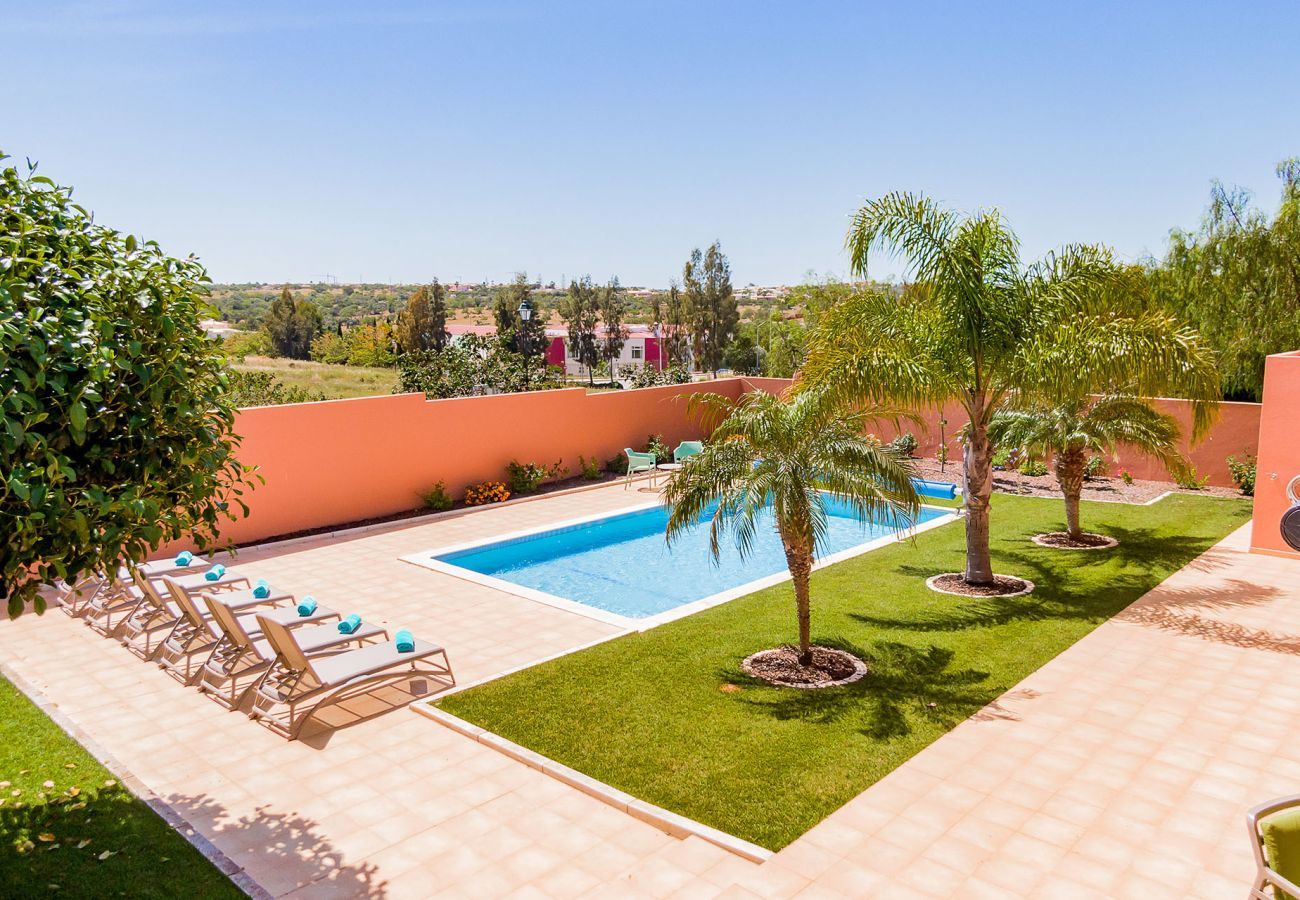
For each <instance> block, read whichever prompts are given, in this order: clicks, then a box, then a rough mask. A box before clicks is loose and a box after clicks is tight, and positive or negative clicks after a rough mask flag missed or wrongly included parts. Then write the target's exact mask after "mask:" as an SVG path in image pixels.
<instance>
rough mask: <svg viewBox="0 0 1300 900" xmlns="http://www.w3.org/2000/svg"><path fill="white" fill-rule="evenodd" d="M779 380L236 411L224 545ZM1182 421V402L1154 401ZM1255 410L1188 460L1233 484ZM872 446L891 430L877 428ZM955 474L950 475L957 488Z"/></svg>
mask: <svg viewBox="0 0 1300 900" xmlns="http://www.w3.org/2000/svg"><path fill="white" fill-rule="evenodd" d="M789 384H790V381H789V380H788V379H781V378H724V379H720V380H717V381H709V382H703V383H700V384H694V385H675V386H669V387H658V388H644V389H641V390H631V391H610V392H608V393H600V394H590V395H589V394H587V392H586V391H585V390H583V389H582V388H568V389H563V390H555V391H536V392H532V393H527V394H501V395H496V396H491V397H464V398H458V399H453V400H425V399H424V397H423V395H421V394H398V395H394V396H384V397H366V398H361V399H356V400H327V401H324V402H320V403H298V404H290V405H285V406H266V407H255V408H251V409H244V410H241V411H240V412H239V414H238V417H237V419H236V422H235V431H236V432H237V433H238V434H240V435H242V437H243V442H242V445H241V447H240V451H239V456H240V459H241V460H242V461H243V462H244V463H246V464H248V465H253V466H257V467H258V470H259V474H260V475H261V476H262V477H263V478H264V479H265V483H264V484H261V485H259V486H258V487H257V488H256V489H254V490H253V491H252V492H251V493H250V494H248V495H247V496H246V497H245V499H246V501H247V502H248V504H249V507H250V513H249V515H248V517H247V518H243V519H240V520H238V521H236V522H233V523H229V524H227V525H226V526H225V527H224V529H223V535H224V536H225V537H227V538H229V539H231V540H234V541H236V542H239V543H247V542H250V541H256V540H262V539H265V538H268V537H274V536H278V535H284V534H290V533H293V532H298V531H304V530H308V529H314V528H324V527H327V526H331V525H343V524H346V523H349V522H357V521H361V520H364V519H371V518H378V517H381V516H387V515H392V514H394V513H398V512H402V511H405V510H409V509H413V508H415V507H417V506H419V505H420V494H421V492H423V491H426V490H428V489H429V487H431V486H432V485H433V484H434V483H435V482H437V481H439V480H441V481H444V482H445V483H446V486H447V490H448V491H449V492H450V493H451V494H452V496H456V497H459V496H461V495H462V494H463V493H464V491H465V488H467V487H468V486H469V485H471V484H475V483H477V482H481V481H486V480H500V479H503V478H504V470H505V465H506V463H508V462H509V461H510V460H512V459H518V460H520V461H521V462H534V463H539V464H542V465H549V464H551V463H554V462H555V461H556V460H561V461H562V462H563V466H564V469H565V471H566V473H568V474H576V473H577V472H578V470H579V469H578V456H579V454H581V455H583V456H586V457H588V458H592V457H594V458H596V459H599V460H601V461H602V462H603V461H604V460H607V459H609V458H611V457H613V456H616V455H618V454H619V453H620V452H621V451H622V449H623V448H624V447H626V446H629V445H631V446H636V447H640V446H642V445H643V444H644V443H645V440H646V437H647V436H648V435H651V434H662V435H663V436H664V440H665V441H666V442H667V443H668V444H669V446H675V445H676V444H677V443H678V442H679V441H682V440H687V439H692V438H697V437H700V436H701V435H700V434H699V429H698V427H697V426H696V425H695V423H694V422H693V421H691V420H690V419H689V418H688V417H687V415H686V403H685V396H686V395H688V394H690V393H693V392H696V391H702V390H703V391H715V392H717V393H721V394H725V395H727V396H729V397H732V398H736V397H739V396H740V395H741V394H743V393H745V392H748V391H755V390H761V391H768V392H770V393H779V392H780V391H782V390H784V389H785V388H786V387H788V386H789ZM1160 402H1161V404H1162V405H1163V406H1164V407H1165V408H1166V409H1167V410H1168V411H1170V412H1172V413H1173V414H1174V415H1176V416H1179V417H1180V419H1182V420H1183V421H1184V422H1187V421H1190V415H1189V412H1188V410H1187V404H1186V403H1183V402H1182V401H1177V400H1167V401H1160ZM947 417H948V421H949V425H948V429H947V437H948V440H949V448H950V452H951V453H952V454H953V457H952V458H953V459H954V461H956V459H957V458H958V454H959V452H960V451H959V448H958V446H957V443H956V441H955V440H954V439H953V437H952V436H953V434H954V433H955V432H956V430H957V428H958V427H960V425H961V423H962V417H961V412H960V410H959V409H958V408H957V407H956V406H955V405H954V406H953V407H952V408H950V409H948V410H947ZM923 418H924V424H923V425H920V426H918V425H910V424H909V425H905V426H904V428H905V430H911V431H913V432H914V433H915V434H916V435H917V438H918V440H919V442H920V451H919V452H920V453H921V454H922V455H926V456H933V455H934V453H935V450H936V448H937V446H938V442H939V426H938V413H937V412H936V411H930V412H929V413H927V414H926V415H925V416H924V417H923ZM1258 427H1259V406H1258V405H1257V404H1250V403H1227V404H1224V406H1223V412H1222V414H1221V416H1220V419H1219V421H1218V423H1216V425H1215V426H1214V429H1213V430H1212V432H1211V433H1210V435H1209V436H1208V437H1207V438H1206V440H1204V441H1203V442H1201V443H1200V444H1199V445H1198V446H1197V447H1195V448H1193V449H1192V451H1191V455H1192V459H1193V461H1194V462H1195V463H1196V465H1197V468H1198V469H1199V470H1200V472H1201V473H1202V474H1203V475H1208V476H1210V480H1211V482H1212V483H1214V484H1222V485H1226V484H1230V483H1231V482H1230V479H1229V477H1228V471H1227V466H1226V465H1225V464H1224V459H1225V458H1226V457H1227V456H1228V455H1230V454H1242V453H1254V452H1255V449H1256V433H1257V431H1258ZM876 433H877V435H879V436H880V437H882V438H885V439H889V438H892V437H893V436H894V429H893V428H892V427H890V426H888V425H886V424H883V423H882V424H881V425H880V427H878V428H877V429H876ZM1121 468H1127V469H1128V470H1129V471H1130V472H1131V473H1132V474H1133V475H1134V476H1135V477H1138V478H1157V479H1160V478H1166V477H1167V475H1166V473H1164V472H1163V470H1162V469H1161V467H1160V465H1159V464H1158V463H1153V462H1151V461H1149V460H1146V459H1144V458H1142V457H1140V456H1137V455H1135V454H1131V453H1125V452H1121V453H1120V461H1119V462H1118V463H1117V464H1115V465H1114V466H1113V467H1112V471H1119V469H1121ZM955 475H956V473H955V472H954V477H955Z"/></svg>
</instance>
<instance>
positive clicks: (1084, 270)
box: [800, 193, 1213, 585]
mask: <svg viewBox="0 0 1300 900" xmlns="http://www.w3.org/2000/svg"><path fill="white" fill-rule="evenodd" d="M847 243H848V247H849V251H850V257H851V261H852V265H853V268H854V271H855V272H856V273H860V274H862V275H864V276H865V275H866V270H867V254H868V251H870V250H872V249H874V248H877V247H881V248H884V249H887V250H890V251H893V252H895V253H898V254H901V255H903V256H905V257H906V258H907V260H908V263H909V266H910V274H911V276H912V278H913V279H914V282H915V284H914V285H913V286H912V287H911V288H910V289H909V290H904V291H902V292H901V294H900V293H895V292H893V291H881V290H875V291H864V292H862V293H860V294H858V295H856V296H854V297H851V298H848V299H846V300H844V301H843V302H841V303H839V304H838V305H836V306H835V307H833V308H831V309H830V310H829V311H828V312H826V314H825V315H824V316H823V317H822V319H821V321H820V323H819V325H818V327H817V328H816V329H815V331H814V333H813V334H812V336H811V338H810V342H811V345H810V348H809V354H808V359H807V361H806V362H805V364H804V367H803V368H802V370H801V381H800V385H801V388H802V389H804V390H822V391H826V392H828V393H829V394H830V395H831V397H832V398H833V399H835V400H837V401H839V402H843V403H864V402H865V403H879V402H887V403H897V404H899V405H903V406H906V407H908V408H913V409H915V408H918V407H921V406H925V405H939V404H942V403H945V402H947V401H957V402H958V403H960V404H961V406H962V408H963V409H964V411H965V414H966V416H967V418H968V420H969V421H968V425H967V426H966V440H965V445H964V447H965V451H964V452H965V459H964V472H965V498H966V506H967V515H966V517H965V522H966V567H965V572H964V578H965V580H966V581H967V582H968V583H971V584H978V585H988V584H992V583H993V569H992V564H991V562H990V558H989V497H990V493H991V490H992V452H993V446H992V442H991V440H990V438H989V433H988V428H989V423H990V421H991V420H992V418H993V416H994V414H995V413H996V412H997V411H998V410H999V409H1000V408H1002V407H1003V406H1004V404H1005V403H1006V401H1007V400H1008V398H1009V397H1011V396H1012V395H1013V394H1016V395H1017V396H1020V397H1023V398H1025V399H1033V398H1050V397H1059V396H1063V395H1065V393H1066V392H1067V391H1070V390H1080V389H1082V390H1088V391H1093V390H1102V391H1116V390H1119V389H1121V388H1122V389H1124V390H1125V391H1126V392H1128V393H1131V394H1138V395H1158V394H1161V393H1165V392H1166V391H1168V390H1170V389H1186V388H1188V387H1189V386H1190V387H1192V388H1193V390H1192V391H1191V395H1192V396H1197V397H1203V396H1204V394H1205V391H1206V389H1207V386H1206V384H1205V383H1204V378H1205V375H1204V372H1206V371H1207V367H1206V365H1205V360H1204V356H1205V352H1206V351H1205V349H1204V348H1203V347H1202V346H1201V345H1200V344H1199V343H1198V341H1197V340H1196V336H1195V334H1194V333H1192V332H1189V331H1188V330H1187V329H1185V328H1183V327H1182V326H1181V325H1179V324H1178V322H1177V321H1175V320H1174V319H1173V318H1172V317H1170V316H1168V315H1167V314H1164V313H1161V312H1146V313H1140V314H1126V313H1122V312H1117V311H1116V309H1115V305H1114V304H1115V297H1116V296H1117V295H1118V294H1119V293H1120V292H1121V291H1122V290H1123V289H1124V288H1125V285H1127V284H1128V283H1129V281H1130V279H1127V278H1126V275H1125V273H1124V272H1123V270H1121V269H1119V268H1118V267H1116V266H1115V265H1114V263H1113V262H1112V261H1111V259H1110V257H1109V255H1108V254H1106V253H1105V252H1103V251H1100V250H1097V249H1095V248H1090V247H1083V246H1075V247H1069V248H1066V249H1065V250H1063V251H1062V252H1061V253H1060V254H1057V255H1053V256H1049V257H1048V258H1046V259H1045V260H1043V261H1042V262H1039V263H1036V264H1034V265H1031V266H1029V267H1027V268H1026V267H1024V266H1023V265H1022V264H1021V262H1020V253H1019V243H1018V241H1017V240H1016V237H1015V234H1014V233H1013V232H1012V231H1011V229H1010V227H1009V226H1008V225H1007V223H1006V222H1005V220H1004V219H1003V218H1002V217H1001V215H1000V214H998V213H997V212H996V211H994V212H978V213H975V214H974V215H971V216H962V215H959V214H957V213H955V212H953V211H951V210H947V209H944V208H942V207H941V206H939V205H938V204H936V203H934V202H933V201H932V200H930V199H928V198H926V197H923V196H918V195H913V194H906V193H893V194H888V195H886V196H884V197H882V198H880V199H878V200H873V201H871V202H869V203H867V204H866V205H865V206H863V207H862V208H861V209H860V210H859V211H858V213H857V214H856V216H855V217H854V220H853V224H852V226H851V228H850V230H849V234H848V240H847ZM1212 369H1213V367H1212V365H1211V366H1209V370H1210V371H1212ZM1183 372H1190V373H1196V374H1194V375H1190V376H1187V377H1184V375H1183V374H1181V373H1183ZM1198 378H1199V379H1200V381H1197V379H1198ZM1189 381H1190V382H1194V383H1193V384H1191V385H1189V384H1188V382H1189ZM1209 389H1210V390H1213V385H1210V387H1209ZM1211 412H1212V410H1211V409H1210V408H1209V407H1206V406H1198V408H1197V413H1196V430H1197V431H1198V432H1199V430H1200V429H1201V428H1203V427H1205V425H1206V424H1208V421H1209V416H1210V414H1211Z"/></svg>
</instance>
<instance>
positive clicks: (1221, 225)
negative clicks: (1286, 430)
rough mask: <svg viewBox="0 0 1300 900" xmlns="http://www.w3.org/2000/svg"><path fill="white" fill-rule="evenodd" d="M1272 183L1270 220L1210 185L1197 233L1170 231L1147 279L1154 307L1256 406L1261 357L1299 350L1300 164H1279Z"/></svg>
mask: <svg viewBox="0 0 1300 900" xmlns="http://www.w3.org/2000/svg"><path fill="white" fill-rule="evenodd" d="M1277 175H1278V177H1279V178H1280V179H1281V181H1282V197H1281V203H1280V205H1279V207H1278V211H1277V214H1276V215H1275V216H1273V217H1272V218H1271V219H1270V218H1269V216H1268V215H1267V214H1266V213H1265V212H1263V211H1262V210H1260V209H1258V208H1256V207H1252V206H1251V196H1250V194H1249V193H1248V192H1247V191H1245V190H1242V189H1240V188H1232V189H1229V188H1225V187H1224V186H1223V185H1222V184H1220V183H1219V182H1217V181H1216V182H1214V186H1213V188H1212V189H1211V192H1210V206H1209V209H1208V210H1206V213H1205V217H1204V219H1203V220H1202V222H1201V226H1200V228H1199V229H1198V230H1197V231H1196V232H1187V231H1182V230H1178V229H1176V230H1174V231H1173V233H1172V234H1171V235H1170V238H1169V251H1168V252H1167V253H1166V254H1165V258H1164V260H1163V261H1162V262H1161V263H1160V264H1159V265H1156V266H1154V267H1153V268H1152V271H1151V279H1152V284H1153V287H1154V291H1155V294H1156V297H1157V299H1158V300H1159V301H1160V302H1161V303H1162V304H1163V305H1164V306H1165V307H1166V308H1168V309H1170V310H1172V311H1174V312H1175V313H1177V314H1178V315H1180V316H1181V317H1182V318H1184V319H1186V320H1187V321H1190V322H1195V323H1196V324H1197V326H1198V327H1199V329H1200V330H1201V332H1202V334H1204V336H1205V338H1206V340H1207V341H1208V342H1209V344H1210V345H1211V346H1212V347H1213V348H1214V349H1215V351H1216V352H1217V354H1218V357H1219V366H1220V369H1221V371H1222V374H1223V392H1224V396H1226V397H1229V398H1233V399H1242V400H1259V399H1261V396H1262V394H1263V388H1264V357H1265V356H1267V355H1269V354H1270V353H1281V352H1285V351H1288V350H1295V349H1296V348H1297V347H1300V159H1288V160H1285V161H1283V162H1281V163H1279V164H1278V167H1277Z"/></svg>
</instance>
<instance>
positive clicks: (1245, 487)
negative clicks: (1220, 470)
mask: <svg viewBox="0 0 1300 900" xmlns="http://www.w3.org/2000/svg"><path fill="white" fill-rule="evenodd" d="M1228 471H1229V472H1230V473H1232V483H1233V484H1235V485H1236V486H1237V489H1238V490H1239V491H1241V492H1242V493H1243V494H1245V495H1246V496H1247V497H1253V496H1255V457H1253V456H1251V455H1249V454H1247V455H1246V456H1244V457H1242V458H1241V459H1237V457H1235V456H1229V457H1228Z"/></svg>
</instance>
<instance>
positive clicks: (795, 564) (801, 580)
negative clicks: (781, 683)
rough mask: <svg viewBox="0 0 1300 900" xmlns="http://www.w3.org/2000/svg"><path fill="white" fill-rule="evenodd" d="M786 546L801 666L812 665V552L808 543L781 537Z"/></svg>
mask: <svg viewBox="0 0 1300 900" xmlns="http://www.w3.org/2000/svg"><path fill="white" fill-rule="evenodd" d="M781 543H782V544H784V545H785V563H786V565H787V566H788V567H789V568H790V576H791V577H792V578H793V579H794V605H795V612H796V613H797V615H798V617H799V665H801V666H806V665H809V664H811V663H812V604H811V602H810V598H809V590H808V582H809V578H810V576H811V574H812V552H811V551H810V549H809V546H808V543H807V542H806V541H794V540H790V539H789V538H787V537H786V536H785V535H782V536H781Z"/></svg>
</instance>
